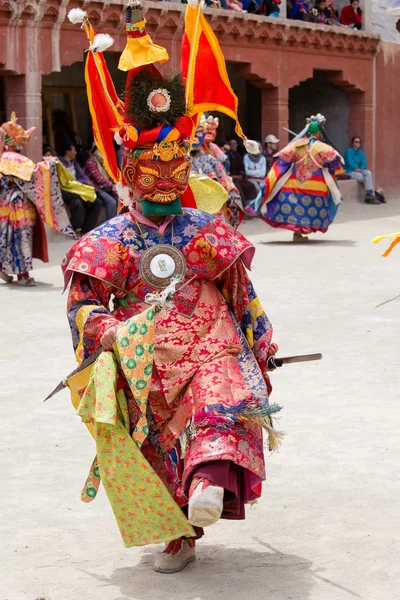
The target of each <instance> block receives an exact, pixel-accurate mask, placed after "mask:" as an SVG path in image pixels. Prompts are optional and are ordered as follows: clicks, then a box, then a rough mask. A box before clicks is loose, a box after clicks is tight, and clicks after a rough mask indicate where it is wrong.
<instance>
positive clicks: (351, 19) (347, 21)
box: [339, 0, 362, 29]
mask: <svg viewBox="0 0 400 600" xmlns="http://www.w3.org/2000/svg"><path fill="white" fill-rule="evenodd" d="M339 21H340V23H341V24H342V25H345V26H346V27H352V28H353V29H361V28H362V10H361V8H360V3H359V1H358V0H351V1H350V4H349V5H348V6H343V8H342V12H341V13H340V19H339Z"/></svg>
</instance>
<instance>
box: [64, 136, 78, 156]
mask: <svg viewBox="0 0 400 600" xmlns="http://www.w3.org/2000/svg"><path fill="white" fill-rule="evenodd" d="M71 148H75V144H73V143H72V142H71V141H67V140H63V141H62V143H61V144H60V156H65V155H66V154H67V152H68V151H69V150H71Z"/></svg>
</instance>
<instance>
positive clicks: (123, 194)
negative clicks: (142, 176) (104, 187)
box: [116, 182, 131, 206]
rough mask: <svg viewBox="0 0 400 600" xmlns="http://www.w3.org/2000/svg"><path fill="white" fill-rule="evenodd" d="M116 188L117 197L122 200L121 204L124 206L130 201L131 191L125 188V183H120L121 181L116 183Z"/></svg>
mask: <svg viewBox="0 0 400 600" xmlns="http://www.w3.org/2000/svg"><path fill="white" fill-rule="evenodd" d="M116 188H117V193H118V197H119V199H120V200H122V204H123V205H124V206H129V205H130V203H131V193H130V191H129V188H127V187H126V186H125V185H122V183H121V182H119V183H117V185H116Z"/></svg>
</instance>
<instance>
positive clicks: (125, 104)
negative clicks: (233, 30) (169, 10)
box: [68, 0, 258, 204]
mask: <svg viewBox="0 0 400 600" xmlns="http://www.w3.org/2000/svg"><path fill="white" fill-rule="evenodd" d="M189 2H190V4H188V7H187V12H186V16H185V34H184V38H183V43H182V63H181V73H179V74H178V75H162V74H161V73H160V71H159V70H158V69H157V68H156V67H155V64H154V63H156V62H159V63H160V64H163V63H165V62H166V61H167V60H168V53H167V51H166V50H165V48H162V47H161V46H157V45H156V44H154V43H153V41H152V39H151V38H150V36H149V35H148V34H147V32H146V20H145V18H144V16H143V7H142V4H141V3H140V1H139V0H129V1H128V4H127V6H126V19H125V21H126V32H127V38H128V39H127V44H126V47H125V49H124V51H123V53H122V55H121V57H120V61H119V65H118V68H119V69H120V70H122V71H126V72H127V74H128V75H127V81H126V87H125V98H124V100H123V101H122V100H121V99H120V98H119V97H118V95H117V93H116V91H115V87H114V84H113V82H112V79H111V76H110V74H109V72H108V68H107V65H106V62H105V60H104V57H103V54H102V52H104V50H106V49H107V48H109V47H110V46H111V44H112V43H113V41H114V40H113V39H112V38H111V37H110V36H109V35H108V34H99V35H96V34H95V31H94V30H93V28H92V26H91V24H90V22H89V20H88V16H87V13H85V12H84V11H83V10H81V9H72V10H71V11H70V12H69V14H68V18H69V19H70V21H71V22H72V23H75V24H76V23H82V28H83V29H85V31H86V34H87V36H88V39H89V42H90V45H89V51H88V55H87V59H86V67H85V79H86V86H87V93H88V100H89V108H90V112H91V116H92V120H93V130H94V137H95V141H96V144H97V146H98V147H99V149H100V151H101V152H102V154H103V157H104V162H105V166H106V168H107V171H108V173H109V174H110V176H111V178H112V179H113V180H114V181H115V182H116V183H122V184H123V185H125V186H126V185H127V186H128V188H130V189H131V190H132V189H133V185H132V181H133V180H132V174H133V173H134V172H135V169H136V166H135V165H136V163H137V162H138V161H146V160H155V161H159V162H160V163H167V162H169V161H172V160H176V159H178V158H183V157H186V156H187V153H188V149H189V144H188V142H189V140H190V139H192V138H193V137H194V133H195V131H196V127H197V125H198V122H199V119H200V117H201V115H202V113H203V112H204V111H206V110H218V111H220V112H224V113H225V114H228V115H229V116H230V117H232V118H233V119H235V120H236V132H237V133H238V135H239V136H242V137H244V135H243V132H242V130H241V127H240V124H239V121H238V118H237V105H238V101H237V98H236V96H235V94H234V93H233V90H232V88H231V86H230V82H229V78H228V74H227V71H226V65H225V60H224V57H223V55H222V52H221V49H220V47H219V44H218V41H217V39H216V37H215V35H214V33H213V31H212V30H211V28H210V27H209V25H208V23H207V22H206V20H205V18H204V15H203V11H202V4H200V3H199V2H198V1H197V0H189ZM210 73H211V81H210ZM205 81H207V85H204V82H205ZM114 140H115V141H116V142H117V143H118V144H120V145H123V148H124V157H125V161H123V166H122V172H121V171H120V169H119V167H118V164H117V159H116V154H115V150H114ZM252 144H253V143H252V142H251V141H250V140H247V139H245V145H246V147H247V148H248V149H250V151H251V149H252ZM255 150H256V151H257V150H258V148H255ZM127 161H130V165H129V166H130V169H131V170H130V171H127V166H126V164H127ZM132 169H133V170H132ZM147 170H148V171H149V170H151V169H147ZM161 170H162V169H161V166H160V173H161ZM127 175H129V177H128V176H127ZM148 175H149V177H150V175H151V174H150V173H149V174H148ZM153 176H154V175H153ZM179 193H180V194H181V193H182V192H179ZM120 195H121V196H122V195H125V196H126V190H124V191H122V190H121V189H120ZM128 195H129V194H128ZM155 197H156V198H157V200H155V199H154V198H155ZM171 197H172V195H171V194H169V195H168V194H164V195H162V194H161V196H160V194H157V195H156V196H154V197H153V198H152V201H153V202H164V203H165V204H167V203H168V202H172V200H171ZM162 198H164V199H162ZM127 201H128V202H129V198H127Z"/></svg>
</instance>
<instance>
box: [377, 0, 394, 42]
mask: <svg viewBox="0 0 400 600" xmlns="http://www.w3.org/2000/svg"><path fill="white" fill-rule="evenodd" d="M394 6H400V2H399V0H397V1H396V0H372V31H374V32H375V33H379V34H380V36H381V37H382V39H383V40H387V41H390V42H397V43H398V44H399V43H400V33H399V32H398V31H397V30H396V23H397V21H398V20H399V19H400V16H399V17H390V16H388V15H387V14H386V9H387V8H393V7H394Z"/></svg>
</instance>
